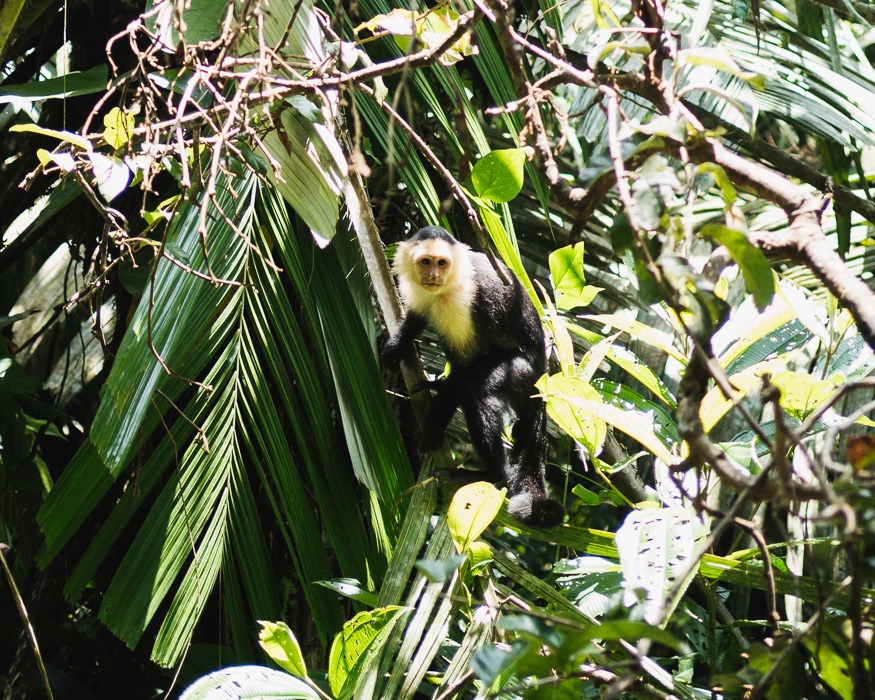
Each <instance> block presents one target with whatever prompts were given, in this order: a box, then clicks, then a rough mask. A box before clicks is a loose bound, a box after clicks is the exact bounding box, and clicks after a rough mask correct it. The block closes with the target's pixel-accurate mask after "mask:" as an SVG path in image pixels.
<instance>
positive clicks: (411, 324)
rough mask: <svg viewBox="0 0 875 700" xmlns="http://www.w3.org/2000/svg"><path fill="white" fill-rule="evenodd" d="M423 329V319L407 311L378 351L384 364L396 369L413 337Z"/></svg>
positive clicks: (410, 346)
mask: <svg viewBox="0 0 875 700" xmlns="http://www.w3.org/2000/svg"><path fill="white" fill-rule="evenodd" d="M423 330H425V319H424V318H423V317H422V316H420V315H419V314H417V313H415V312H412V311H409V312H408V313H407V315H406V316H405V317H404V320H403V321H402V322H401V325H400V326H399V327H398V330H397V331H395V334H394V335H393V336H392V337H391V338H389V340H387V341H386V345H385V346H383V351H382V352H381V353H380V356H381V358H382V360H383V362H384V363H385V364H386V366H387V367H389V368H391V369H397V368H398V365H399V364H401V359H402V358H403V357H404V353H406V352H407V351H408V350H409V349H410V348H412V347H413V341H414V339H415V338H418V337H419V335H420V334H421V333H422V331H423Z"/></svg>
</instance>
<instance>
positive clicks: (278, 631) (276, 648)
mask: <svg viewBox="0 0 875 700" xmlns="http://www.w3.org/2000/svg"><path fill="white" fill-rule="evenodd" d="M258 624H259V625H261V630H260V631H259V633H258V643H259V644H260V645H261V648H262V649H264V651H265V652H267V655H268V656H269V657H270V658H272V659H273V660H274V661H276V662H277V664H279V665H280V667H282V668H283V669H285V670H286V671H288V672H289V673H291V674H293V675H295V676H298V677H300V678H306V677H307V664H305V663H304V655H303V654H302V653H301V645H300V644H298V640H297V638H296V637H295V634H294V633H293V632H292V630H291V629H290V628H289V626H288V625H287V624H286V623H285V622H267V621H266V620H259V621H258Z"/></svg>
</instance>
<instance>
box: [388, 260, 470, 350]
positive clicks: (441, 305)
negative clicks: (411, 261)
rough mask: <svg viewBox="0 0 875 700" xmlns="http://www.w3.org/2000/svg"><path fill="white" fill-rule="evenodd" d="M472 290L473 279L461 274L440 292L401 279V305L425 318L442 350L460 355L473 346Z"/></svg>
mask: <svg viewBox="0 0 875 700" xmlns="http://www.w3.org/2000/svg"><path fill="white" fill-rule="evenodd" d="M476 292H477V288H476V284H475V283H474V282H473V279H471V278H464V277H463V278H462V279H457V280H455V281H454V284H452V285H450V287H449V288H443V289H441V290H440V292H430V291H427V290H425V289H423V288H422V287H420V286H418V285H416V284H407V283H405V282H404V281H402V284H401V296H402V297H403V299H404V304H405V306H406V307H407V308H408V309H409V310H410V311H415V312H416V313H418V314H419V315H420V316H422V317H424V318H425V319H426V321H427V323H428V325H429V327H430V328H431V329H432V330H433V331H434V332H435V333H437V334H438V336H439V337H440V339H441V342H442V343H443V344H444V346H445V349H446V350H449V351H450V352H452V353H454V354H456V355H460V356H463V357H464V356H465V355H467V354H469V353H470V352H471V351H472V350H473V349H474V348H475V347H476V346H477V336H476V334H475V332H474V319H473V314H472V308H473V304H474V296H475V294H476Z"/></svg>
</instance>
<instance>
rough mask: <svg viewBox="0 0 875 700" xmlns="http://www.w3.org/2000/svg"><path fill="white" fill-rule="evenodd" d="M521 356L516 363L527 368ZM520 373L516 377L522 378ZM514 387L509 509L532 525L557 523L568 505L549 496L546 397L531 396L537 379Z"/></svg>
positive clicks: (516, 383) (508, 485)
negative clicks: (545, 479) (545, 473)
mask: <svg viewBox="0 0 875 700" xmlns="http://www.w3.org/2000/svg"><path fill="white" fill-rule="evenodd" d="M523 363H524V361H523V360H522V359H520V360H518V361H517V362H516V363H514V365H515V367H516V369H518V370H520V371H521V372H522V371H523V370H524V367H523ZM521 378H524V377H521V376H520V375H518V377H517V379H521ZM512 385H513V386H514V388H515V392H514V397H513V398H514V400H513V402H512V403H513V408H514V411H515V412H516V422H515V423H514V426H513V430H512V431H511V436H512V438H513V448H512V449H511V453H510V463H509V465H508V468H507V487H508V495H509V497H510V506H509V508H508V511H509V512H510V514H511V515H513V516H514V517H515V518H517V519H519V520H522V521H523V522H526V523H530V524H532V525H540V526H543V527H550V526H553V525H558V524H559V523H561V522H562V519H563V517H564V516H565V509H564V508H563V507H562V505H561V504H560V503H559V502H558V501H555V500H553V499H552V498H550V496H549V495H548V493H547V485H546V482H545V481H544V461H545V459H546V457H547V414H546V407H545V405H544V401H543V399H540V398H532V394H535V393H536V391H537V390H536V389H535V386H534V382H532V383H531V384H530V385H529V389H528V390H525V389H524V387H525V386H526V384H525V382H524V381H517V382H512Z"/></svg>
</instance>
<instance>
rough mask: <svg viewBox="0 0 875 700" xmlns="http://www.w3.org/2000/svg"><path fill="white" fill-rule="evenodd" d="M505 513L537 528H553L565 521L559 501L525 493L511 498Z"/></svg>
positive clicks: (563, 511)
mask: <svg viewBox="0 0 875 700" xmlns="http://www.w3.org/2000/svg"><path fill="white" fill-rule="evenodd" d="M507 512H508V513H510V514H511V515H512V516H513V517H515V518H516V519H517V520H520V521H522V522H524V523H526V524H527V525H536V526H538V527H553V526H554V525H559V524H560V523H561V522H562V521H563V520H564V519H565V509H564V508H563V507H562V504H560V503H559V501H554V500H553V499H552V498H549V497H548V496H542V495H536V494H531V493H526V492H523V493H518V494H517V495H516V496H512V497H511V499H510V505H509V506H508V508H507Z"/></svg>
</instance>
